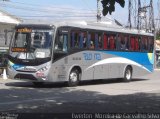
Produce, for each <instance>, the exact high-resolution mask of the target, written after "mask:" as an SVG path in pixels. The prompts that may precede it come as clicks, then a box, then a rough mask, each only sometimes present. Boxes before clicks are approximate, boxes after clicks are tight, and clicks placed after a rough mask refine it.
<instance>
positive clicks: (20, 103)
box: [0, 79, 160, 113]
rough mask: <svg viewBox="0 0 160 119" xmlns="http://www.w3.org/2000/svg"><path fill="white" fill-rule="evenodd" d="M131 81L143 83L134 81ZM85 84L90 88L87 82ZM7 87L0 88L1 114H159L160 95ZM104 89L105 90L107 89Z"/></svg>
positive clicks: (21, 85)
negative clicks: (109, 93) (2, 112)
mask: <svg viewBox="0 0 160 119" xmlns="http://www.w3.org/2000/svg"><path fill="white" fill-rule="evenodd" d="M134 81H145V80H138V79H136V80H134ZM91 83H92V84H93V85H99V84H103V83H106V84H110V83H117V81H105V82H103V83H102V82H101V83H99V82H98V83H95V84H94V83H93V82H91ZM118 83H119V82H118ZM82 85H83V84H82ZM86 85H90V83H89V84H86ZM6 86H12V87H11V88H8V89H0V96H1V98H0V111H8V112H20V113H34V112H38V113H41V112H43V113H73V112H74V113H78V112H81V113H82V112H86V113H94V112H103V113H106V112H111V113H113V112H114V113H115V112H117V113H119V112H120V113H121V112H123V113H127V112H128V113H135V112H139V113H142V112H143V113H146V112H149V113H153V112H155V113H159V112H160V94H159V93H135V94H128V95H127V94H126V95H115V96H114V95H107V94H102V93H100V92H96V91H86V90H82V89H76V88H74V87H71V88H69V87H65V86H64V84H48V85H45V86H44V88H35V87H33V85H32V83H28V84H27V85H26V82H17V83H6ZM53 87H54V88H53ZM55 87H56V88H55ZM104 90H107V87H106V88H105V89H104Z"/></svg>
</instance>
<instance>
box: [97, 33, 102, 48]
mask: <svg viewBox="0 0 160 119" xmlns="http://www.w3.org/2000/svg"><path fill="white" fill-rule="evenodd" d="M98 49H102V36H101V34H99V35H98Z"/></svg>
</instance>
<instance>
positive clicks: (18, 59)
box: [8, 22, 154, 86]
mask: <svg viewBox="0 0 160 119" xmlns="http://www.w3.org/2000/svg"><path fill="white" fill-rule="evenodd" d="M153 50H154V35H153V34H152V33H145V32H140V31H137V30H130V29H125V28H122V27H119V26H116V25H115V26H114V25H108V24H105V23H94V22H60V23H55V24H52V25H47V24H21V25H18V26H16V27H15V32H14V35H13V38H12V41H11V45H10V49H9V57H8V58H9V66H8V73H9V77H10V78H13V79H18V80H25V81H31V82H33V83H34V84H35V85H40V84H43V83H44V82H61V81H62V82H64V81H65V82H66V81H67V82H68V84H69V86H76V85H78V83H79V82H80V81H83V80H97V79H114V78H120V79H123V80H124V81H130V80H131V79H132V78H135V77H137V76H140V75H145V74H147V73H151V72H152V71H153V70H154V68H153V66H154V52H153Z"/></svg>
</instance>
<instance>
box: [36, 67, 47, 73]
mask: <svg viewBox="0 0 160 119" xmlns="http://www.w3.org/2000/svg"><path fill="white" fill-rule="evenodd" d="M48 69H49V66H45V67H42V68H41V69H39V70H38V72H45V71H47V70H48Z"/></svg>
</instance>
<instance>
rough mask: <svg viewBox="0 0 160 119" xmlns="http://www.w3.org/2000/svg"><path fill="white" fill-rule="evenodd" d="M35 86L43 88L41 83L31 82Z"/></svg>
mask: <svg viewBox="0 0 160 119" xmlns="http://www.w3.org/2000/svg"><path fill="white" fill-rule="evenodd" d="M32 83H33V84H34V85H35V86H37V87H39V86H43V84H44V83H43V82H32Z"/></svg>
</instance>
